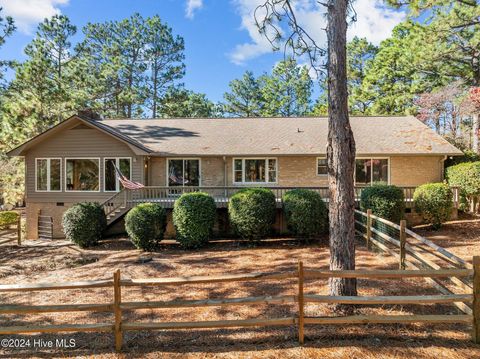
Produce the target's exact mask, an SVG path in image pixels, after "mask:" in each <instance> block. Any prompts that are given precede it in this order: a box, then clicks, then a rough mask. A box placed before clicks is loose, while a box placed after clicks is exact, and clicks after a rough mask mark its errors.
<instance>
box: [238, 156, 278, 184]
mask: <svg viewBox="0 0 480 359" xmlns="http://www.w3.org/2000/svg"><path fill="white" fill-rule="evenodd" d="M233 181H234V182H235V183H276V182H277V159H276V158H235V159H234V160H233Z"/></svg>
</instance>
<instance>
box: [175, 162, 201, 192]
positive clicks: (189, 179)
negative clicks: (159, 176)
mask: <svg viewBox="0 0 480 359" xmlns="http://www.w3.org/2000/svg"><path fill="white" fill-rule="evenodd" d="M167 171H168V185H169V186H200V160H198V159H189V158H183V159H181V158H179V159H169V160H168V169H167Z"/></svg>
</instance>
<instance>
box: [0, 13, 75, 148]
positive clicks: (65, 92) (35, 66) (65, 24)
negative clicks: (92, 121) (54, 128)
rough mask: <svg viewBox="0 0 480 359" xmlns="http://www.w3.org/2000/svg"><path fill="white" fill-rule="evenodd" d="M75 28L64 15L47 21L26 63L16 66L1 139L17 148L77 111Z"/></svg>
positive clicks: (35, 39)
mask: <svg viewBox="0 0 480 359" xmlns="http://www.w3.org/2000/svg"><path fill="white" fill-rule="evenodd" d="M75 31H76V29H75V27H74V26H73V25H71V24H70V21H69V20H68V18H67V17H65V16H63V15H58V16H54V17H52V18H51V19H45V21H44V22H43V23H41V24H40V25H39V26H38V30H37V32H36V35H35V38H34V39H33V40H32V42H31V43H30V44H29V45H27V46H26V48H25V54H26V56H27V60H26V61H25V62H23V63H20V64H16V65H15V66H14V69H15V78H14V79H13V81H12V82H11V84H10V85H9V87H8V91H7V92H6V93H5V96H4V98H5V104H4V106H3V112H4V116H3V117H2V130H1V131H2V138H3V139H4V140H6V139H8V142H9V143H10V144H11V145H15V144H17V143H18V142H20V141H23V140H24V139H26V138H28V137H31V136H33V135H36V134H37V133H39V132H41V131H43V130H45V129H46V128H48V127H50V126H51V125H53V124H55V123H57V122H59V121H60V120H62V119H64V118H65V117H66V116H69V115H70V114H72V113H73V112H75V110H76V106H75V104H74V102H73V100H72V93H73V86H72V85H71V82H72V76H71V75H72V73H71V69H72V64H73V62H74V61H75V59H74V57H73V56H72V55H71V53H70V50H71V43H70V39H71V37H72V36H73V35H74V34H75Z"/></svg>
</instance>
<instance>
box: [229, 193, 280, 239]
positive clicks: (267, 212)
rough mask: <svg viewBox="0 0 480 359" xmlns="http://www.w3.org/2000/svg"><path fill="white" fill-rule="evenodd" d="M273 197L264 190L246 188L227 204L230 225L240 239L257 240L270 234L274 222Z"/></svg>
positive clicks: (274, 205)
mask: <svg viewBox="0 0 480 359" xmlns="http://www.w3.org/2000/svg"><path fill="white" fill-rule="evenodd" d="M275 208H276V203H275V195H274V194H273V192H272V191H271V190H269V189H266V188H246V189H243V190H240V191H238V192H237V193H235V194H234V195H233V196H232V197H231V198H230V201H229V203H228V214H229V218H230V223H231V224H232V227H233V229H234V230H235V232H236V233H237V234H239V235H240V236H241V237H242V238H246V239H251V240H258V239H260V238H262V237H265V236H267V235H268V234H269V233H270V230H271V227H272V224H273V223H274V222H275Z"/></svg>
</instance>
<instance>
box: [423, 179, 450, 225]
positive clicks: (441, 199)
mask: <svg viewBox="0 0 480 359" xmlns="http://www.w3.org/2000/svg"><path fill="white" fill-rule="evenodd" d="M413 201H414V203H415V211H417V212H418V213H420V214H421V215H422V217H423V219H424V220H425V221H427V222H428V223H431V224H432V227H433V228H434V229H438V228H440V226H441V224H442V223H443V222H445V221H447V220H448V219H449V217H450V213H451V211H452V191H451V190H450V187H449V186H448V185H447V184H445V183H427V184H424V185H421V186H419V187H417V188H416V189H415V193H414V194H413Z"/></svg>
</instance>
